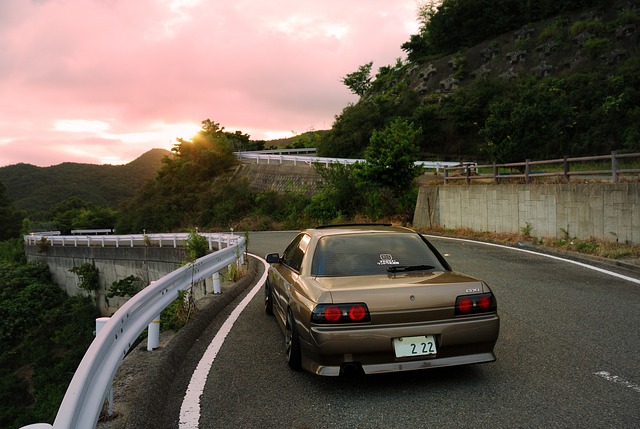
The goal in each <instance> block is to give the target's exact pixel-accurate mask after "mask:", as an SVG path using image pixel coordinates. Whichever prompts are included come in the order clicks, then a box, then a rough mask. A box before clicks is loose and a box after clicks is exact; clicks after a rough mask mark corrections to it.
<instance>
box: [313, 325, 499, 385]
mask: <svg viewBox="0 0 640 429" xmlns="http://www.w3.org/2000/svg"><path fill="white" fill-rule="evenodd" d="M499 330H500V319H499V317H498V316H497V315H496V314H492V315H487V316H481V317H473V318H468V319H454V320H449V321H444V322H443V321H440V322H437V323H436V322H431V323H421V324H411V325H401V326H397V325H396V326H384V327H381V326H358V327H355V326H349V327H338V326H331V327H324V326H323V327H320V326H314V327H312V329H311V332H310V337H309V341H305V340H304V339H302V341H301V346H302V364H303V366H304V367H305V368H306V369H308V370H309V371H311V372H313V373H315V374H318V375H340V372H341V369H342V368H343V367H344V365H345V364H350V363H354V364H356V365H357V366H358V367H360V366H361V367H362V369H363V371H364V373H366V374H377V373H382V372H393V371H411V370H418V369H428V368H437V367H445V366H455V365H468V364H476V363H485V362H492V361H494V360H495V359H496V357H495V355H494V353H493V348H494V346H495V343H496V341H497V339H498V333H499ZM418 335H433V336H434V337H435V339H436V344H437V354H435V355H429V356H418V357H411V358H406V357H403V358H397V357H396V356H395V352H394V348H393V339H394V338H400V337H410V336H418Z"/></svg>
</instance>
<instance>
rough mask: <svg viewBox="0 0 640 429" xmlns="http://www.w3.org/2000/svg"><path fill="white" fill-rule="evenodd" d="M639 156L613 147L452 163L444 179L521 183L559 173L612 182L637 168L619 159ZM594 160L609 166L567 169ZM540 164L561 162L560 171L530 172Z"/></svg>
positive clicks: (635, 171)
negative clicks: (574, 154)
mask: <svg viewBox="0 0 640 429" xmlns="http://www.w3.org/2000/svg"><path fill="white" fill-rule="evenodd" d="M631 158H636V160H638V159H640V153H625V154H619V153H617V152H616V151H613V152H611V154H610V155H600V156H584V157H578V158H569V157H567V156H565V157H564V158H561V159H550V160H545V161H529V160H526V161H525V162H516V163H510V164H495V163H494V164H488V165H475V166H473V167H471V166H455V167H446V168H444V183H445V185H446V184H447V183H448V182H450V181H453V180H464V181H465V182H466V184H467V185H468V184H470V183H471V182H472V181H473V180H486V179H491V180H492V182H493V184H494V185H497V184H498V183H499V181H500V180H504V179H517V178H524V181H525V183H531V182H532V180H533V179H534V178H538V177H559V178H562V179H564V180H565V181H567V182H569V181H570V180H571V177H573V176H583V177H584V176H590V177H591V176H600V177H607V178H609V177H610V178H611V180H612V181H613V182H618V181H619V179H620V176H621V175H624V174H638V173H640V169H637V168H620V160H621V159H631ZM598 161H610V162H611V168H610V169H606V170H577V171H576V170H574V171H571V163H574V164H576V163H581V162H598ZM541 165H555V166H562V171H554V172H544V171H541V172H533V171H531V167H533V166H541ZM489 168H490V169H491V173H490V174H479V173H478V172H479V171H480V170H481V169H489ZM514 168H515V169H517V170H520V171H521V172H520V173H515V174H514V173H512V172H509V173H505V172H501V170H505V169H508V170H513V169H514ZM455 171H461V172H462V174H461V175H458V176H451V172H455Z"/></svg>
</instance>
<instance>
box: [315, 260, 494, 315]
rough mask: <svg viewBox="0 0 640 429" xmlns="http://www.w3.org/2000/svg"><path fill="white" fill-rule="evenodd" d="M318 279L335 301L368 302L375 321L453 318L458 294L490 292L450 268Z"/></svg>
mask: <svg viewBox="0 0 640 429" xmlns="http://www.w3.org/2000/svg"><path fill="white" fill-rule="evenodd" d="M316 281H317V282H319V283H320V284H322V286H323V287H324V288H326V290H328V291H329V292H330V293H331V298H332V301H333V302H334V303H350V302H364V303H366V304H367V307H368V308H369V312H370V314H371V323H372V324H388V323H412V322H424V321H429V320H442V319H447V318H453V317H454V306H455V300H456V297H457V296H460V295H469V294H477V293H482V292H487V288H486V287H485V285H484V283H482V282H481V281H480V280H477V279H475V278H472V277H469V276H466V275H463V274H459V273H455V272H449V271H446V272H420V273H417V272H410V273H404V272H401V273H395V274H389V275H388V276H379V275H377V276H352V277H318V278H316Z"/></svg>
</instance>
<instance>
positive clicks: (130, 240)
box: [24, 231, 238, 250]
mask: <svg viewBox="0 0 640 429" xmlns="http://www.w3.org/2000/svg"><path fill="white" fill-rule="evenodd" d="M56 232H57V231H56ZM58 234H59V232H58ZM200 235H202V236H203V237H205V238H206V239H207V241H208V243H209V250H215V249H221V248H222V247H223V246H228V245H229V242H231V241H237V239H238V236H237V235H233V234H208V233H200ZM43 240H44V242H45V243H46V244H48V245H52V246H63V247H64V246H73V247H81V246H83V247H92V246H100V247H123V246H126V247H135V246H157V247H184V246H185V245H186V243H187V241H188V240H189V234H188V233H176V234H129V235H54V234H53V233H48V232H43V233H33V234H30V235H25V236H24V241H25V244H29V245H39V244H42V243H43Z"/></svg>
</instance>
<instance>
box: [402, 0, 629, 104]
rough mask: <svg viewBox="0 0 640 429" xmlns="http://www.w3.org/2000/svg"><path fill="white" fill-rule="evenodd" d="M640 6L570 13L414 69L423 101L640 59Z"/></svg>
mask: <svg viewBox="0 0 640 429" xmlns="http://www.w3.org/2000/svg"><path fill="white" fill-rule="evenodd" d="M639 11H640V4H638V3H634V2H629V1H613V2H611V3H610V4H609V5H608V6H607V7H606V8H605V7H594V8H588V9H580V10H575V11H572V12H567V13H564V14H562V15H559V16H555V17H553V18H550V19H546V20H543V21H538V22H532V23H529V24H527V25H524V26H523V27H521V28H519V29H517V30H515V31H509V32H506V33H503V34H501V35H500V36H498V37H495V38H492V39H490V40H486V41H484V42H482V43H480V44H478V45H475V46H473V47H471V48H468V49H461V50H459V51H458V52H456V53H454V54H452V55H448V56H444V57H442V58H439V59H435V60H432V61H424V62H421V64H415V65H413V67H411V68H410V69H409V76H410V81H411V84H410V85H411V87H412V89H414V90H415V91H417V92H418V93H419V94H420V95H422V96H425V95H428V94H434V93H435V94H448V93H451V92H454V91H455V90H456V89H458V88H463V87H465V86H466V85H467V84H469V83H470V82H472V81H473V80H476V79H482V78H486V77H498V78H500V79H503V80H505V81H508V82H513V81H516V80H518V79H523V78H527V77H536V78H538V79H542V78H545V77H551V76H558V77H561V76H566V75H569V74H575V73H580V72H583V71H589V70H593V69H595V68H598V67H601V66H603V67H607V68H609V69H610V70H615V69H616V67H617V66H618V65H619V64H621V63H622V62H623V61H624V60H626V59H628V58H630V57H631V56H638V53H639V41H640V27H639V26H638V25H637V24H636V23H635V22H634V21H635V20H637V17H638V12H639Z"/></svg>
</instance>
